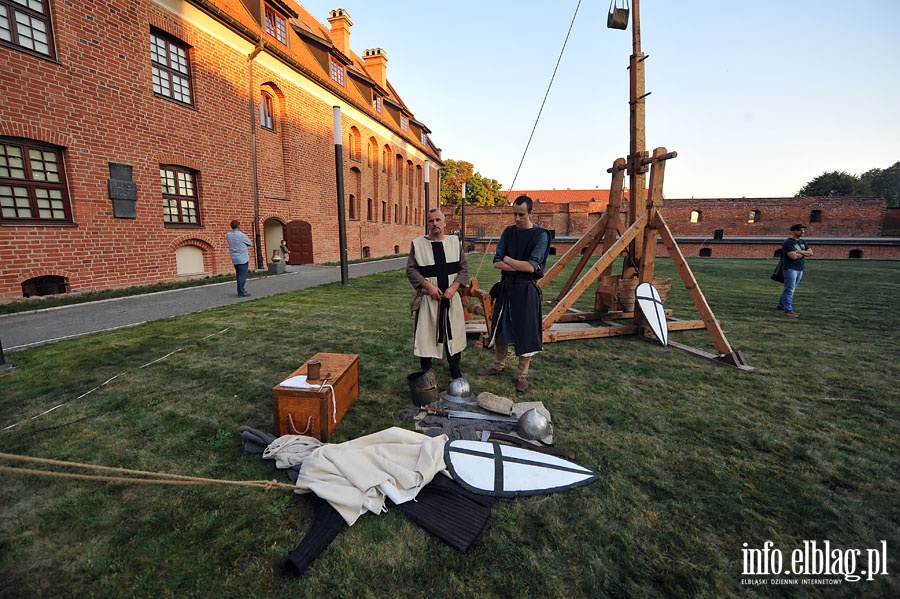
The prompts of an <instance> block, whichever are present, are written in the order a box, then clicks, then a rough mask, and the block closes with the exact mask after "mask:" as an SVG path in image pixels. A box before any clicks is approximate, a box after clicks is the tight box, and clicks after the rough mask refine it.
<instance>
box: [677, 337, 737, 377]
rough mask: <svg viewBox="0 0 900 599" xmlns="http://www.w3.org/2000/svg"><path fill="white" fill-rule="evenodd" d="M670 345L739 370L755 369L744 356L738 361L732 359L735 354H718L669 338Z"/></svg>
mask: <svg viewBox="0 0 900 599" xmlns="http://www.w3.org/2000/svg"><path fill="white" fill-rule="evenodd" d="M669 345H671V346H672V347H674V348H676V349H680V350H681V351H685V352H687V353H689V354H691V355H692V356H697V357H699V358H706V359H707V360H711V361H713V362H715V363H716V364H720V365H722V366H733V367H735V368H737V369H738V370H743V371H744V372H750V371H751V370H753V367H752V366H749V365H747V364H745V363H744V361H743V359H742V358H741V359H739V360H738V361H737V362H736V363H735V362H733V361H732V360H733V358H734V354H724V355H721V356H717V355H715V354H711V353H709V352H706V351H703V350H702V349H699V348H696V347H691V346H690V345H684V344H683V343H677V342H674V341H672V340H669ZM738 355H739V354H738Z"/></svg>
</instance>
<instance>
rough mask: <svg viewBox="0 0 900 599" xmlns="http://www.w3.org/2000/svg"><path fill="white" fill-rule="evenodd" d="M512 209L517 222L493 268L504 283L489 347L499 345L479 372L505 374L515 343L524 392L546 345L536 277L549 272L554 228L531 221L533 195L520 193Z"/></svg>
mask: <svg viewBox="0 0 900 599" xmlns="http://www.w3.org/2000/svg"><path fill="white" fill-rule="evenodd" d="M512 208H513V217H514V218H515V224H513V225H510V226H508V227H506V229H504V230H503V233H502V235H501V236H500V241H499V242H498V243H497V249H496V252H495V253H494V268H496V269H498V270H500V271H501V278H500V283H498V284H497V285H495V286H494V288H492V289H491V296H492V297H493V299H494V309H493V315H492V318H491V325H492V330H491V340H490V343H489V346H491V345H493V347H494V364H493V366H491V367H490V368H485V369H483V370H480V371H478V374H479V375H482V376H494V375H498V374H501V373H502V372H503V371H504V370H505V369H506V354H507V351H508V349H509V345H513V346H515V351H516V355H517V356H518V357H519V364H518V368H517V370H516V383H515V386H516V391H518V392H519V393H524V392H525V390H527V389H528V387H529V386H530V383H529V382H528V368H529V366H530V364H531V356H533V355H534V354H536V353H538V352H539V351H541V350H542V349H543V331H542V328H541V322H542V315H541V301H542V294H541V289H540V287H538V285H537V280H538V279H540V278H541V277H543V276H544V270H545V267H546V265H547V253H548V251H549V249H550V233H549V231H547V229H544V228H542V227H539V226H538V225H536V224H534V223H532V222H531V209H532V201H531V198H529V197H528V196H525V195H522V196H519V197H518V198H516V200H515V202H513V206H512Z"/></svg>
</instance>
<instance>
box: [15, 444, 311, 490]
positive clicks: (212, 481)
mask: <svg viewBox="0 0 900 599" xmlns="http://www.w3.org/2000/svg"><path fill="white" fill-rule="evenodd" d="M0 459H5V460H15V461H22V462H33V463H37V464H47V465H51V466H63V467H69V468H85V469H89V470H99V471H102V472H115V473H118V474H132V475H137V476H146V477H156V478H129V477H125V476H100V475H96V474H72V473H69V472H52V471H49V470H34V469H31V468H11V467H9V466H0V472H6V473H9V474H33V475H37V476H50V477H54V478H68V479H78V480H93V481H104V482H117V483H137V484H154V485H231V486H239V487H251V488H257V489H266V490H274V489H285V490H290V491H296V490H297V488H296V487H295V486H294V485H291V484H288V483H282V482H278V481H276V480H245V481H242V480H223V479H217V478H202V477H197V476H185V475H182V474H167V473H165V472H147V471H145V470H129V469H127V468H112V467H109V466H97V465H94V464H81V463H79V462H64V461H61V460H50V459H46V458H35V457H30V456H21V455H14V454H9V453H0Z"/></svg>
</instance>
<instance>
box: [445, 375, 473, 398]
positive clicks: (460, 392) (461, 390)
mask: <svg viewBox="0 0 900 599" xmlns="http://www.w3.org/2000/svg"><path fill="white" fill-rule="evenodd" d="M471 394H472V390H471V389H469V381H467V380H466V379H464V378H458V379H453V380H452V381H450V387H448V388H447V395H452V396H453V397H465V396H466V395H471Z"/></svg>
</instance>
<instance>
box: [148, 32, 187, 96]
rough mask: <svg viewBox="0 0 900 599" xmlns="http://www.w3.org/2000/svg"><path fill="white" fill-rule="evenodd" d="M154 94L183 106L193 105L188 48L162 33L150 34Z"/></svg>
mask: <svg viewBox="0 0 900 599" xmlns="http://www.w3.org/2000/svg"><path fill="white" fill-rule="evenodd" d="M150 62H151V64H152V67H153V69H152V70H153V93H154V94H156V95H157V96H162V97H164V98H168V99H170V100H175V101H176V102H181V103H182V104H188V105H190V104H192V103H193V100H192V98H191V70H190V66H189V64H188V53H187V46H186V45H185V44H183V43H181V42H179V41H178V40H176V39H175V38H173V37H169V36H167V35H165V34H163V33H161V32H157V31H153V32H151V33H150Z"/></svg>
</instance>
